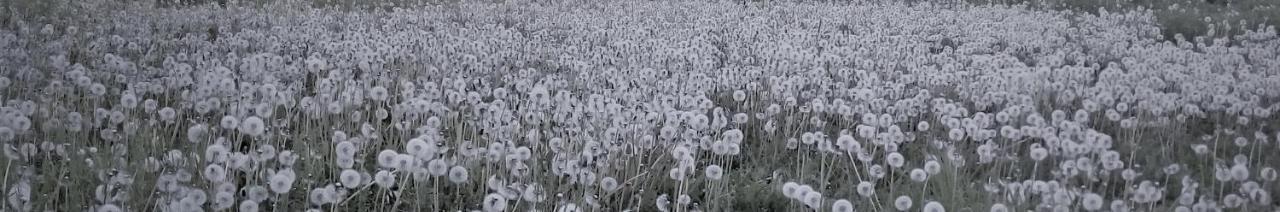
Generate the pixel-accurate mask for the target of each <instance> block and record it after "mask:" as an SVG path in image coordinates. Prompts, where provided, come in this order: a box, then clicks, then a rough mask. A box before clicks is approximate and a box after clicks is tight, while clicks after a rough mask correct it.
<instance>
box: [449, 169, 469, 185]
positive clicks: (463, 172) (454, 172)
mask: <svg viewBox="0 0 1280 212" xmlns="http://www.w3.org/2000/svg"><path fill="white" fill-rule="evenodd" d="M467 178H468V176H467V168H463V167H462V166H454V167H453V168H449V182H453V183H456V184H462V183H463V182H466V181H467Z"/></svg>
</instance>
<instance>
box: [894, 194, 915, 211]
mask: <svg viewBox="0 0 1280 212" xmlns="http://www.w3.org/2000/svg"><path fill="white" fill-rule="evenodd" d="M911 204H912V203H911V197H907V196H905V195H904V196H898V198H897V199H894V200H893V207H894V208H897V209H898V211H907V210H910V209H911Z"/></svg>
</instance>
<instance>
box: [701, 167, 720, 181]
mask: <svg viewBox="0 0 1280 212" xmlns="http://www.w3.org/2000/svg"><path fill="white" fill-rule="evenodd" d="M705 172H706V176H707V178H710V179H712V180H720V178H721V177H723V176H724V169H723V168H720V166H719V165H709V166H707V168H706V170H705Z"/></svg>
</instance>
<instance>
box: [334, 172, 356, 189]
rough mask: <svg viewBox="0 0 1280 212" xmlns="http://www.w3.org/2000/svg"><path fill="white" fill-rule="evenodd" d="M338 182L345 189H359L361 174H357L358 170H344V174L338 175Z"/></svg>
mask: <svg viewBox="0 0 1280 212" xmlns="http://www.w3.org/2000/svg"><path fill="white" fill-rule="evenodd" d="M338 182H340V183H341V184H342V186H343V187H347V188H351V189H354V188H358V187H360V172H356V170H352V169H346V170H342V173H340V174H338Z"/></svg>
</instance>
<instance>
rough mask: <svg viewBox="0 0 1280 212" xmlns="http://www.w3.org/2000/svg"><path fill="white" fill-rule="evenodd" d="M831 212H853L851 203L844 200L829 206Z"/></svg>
mask: <svg viewBox="0 0 1280 212" xmlns="http://www.w3.org/2000/svg"><path fill="white" fill-rule="evenodd" d="M831 211H832V212H853V203H852V202H849V200H846V199H840V200H836V202H835V203H832V204H831Z"/></svg>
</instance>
